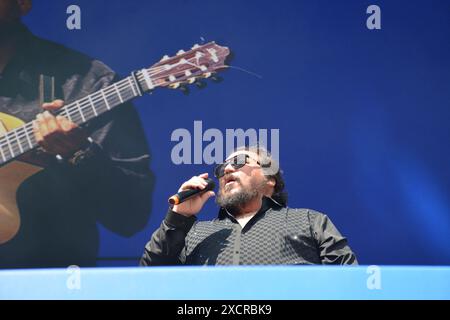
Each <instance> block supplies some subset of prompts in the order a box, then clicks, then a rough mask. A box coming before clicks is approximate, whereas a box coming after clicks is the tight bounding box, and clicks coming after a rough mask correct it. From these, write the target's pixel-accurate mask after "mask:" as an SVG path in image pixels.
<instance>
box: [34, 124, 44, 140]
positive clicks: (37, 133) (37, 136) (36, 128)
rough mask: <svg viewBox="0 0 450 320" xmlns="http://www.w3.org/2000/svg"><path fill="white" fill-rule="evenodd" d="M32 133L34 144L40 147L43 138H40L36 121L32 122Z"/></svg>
mask: <svg viewBox="0 0 450 320" xmlns="http://www.w3.org/2000/svg"><path fill="white" fill-rule="evenodd" d="M33 133H34V138H35V139H36V142H37V143H38V144H39V145H40V144H41V143H42V141H43V140H44V138H43V137H42V134H41V131H40V130H39V123H38V122H37V121H33Z"/></svg>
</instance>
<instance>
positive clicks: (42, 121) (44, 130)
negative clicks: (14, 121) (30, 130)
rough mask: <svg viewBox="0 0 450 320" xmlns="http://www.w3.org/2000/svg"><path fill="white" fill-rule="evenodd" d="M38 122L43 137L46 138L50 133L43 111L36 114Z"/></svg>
mask: <svg viewBox="0 0 450 320" xmlns="http://www.w3.org/2000/svg"><path fill="white" fill-rule="evenodd" d="M36 123H37V125H38V130H39V133H40V135H41V136H42V138H45V137H46V136H47V135H48V128H47V123H46V121H45V119H44V116H43V115H42V114H41V113H40V114H38V115H37V116H36Z"/></svg>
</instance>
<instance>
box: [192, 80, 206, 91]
mask: <svg viewBox="0 0 450 320" xmlns="http://www.w3.org/2000/svg"><path fill="white" fill-rule="evenodd" d="M195 86H196V87H197V88H198V89H203V88H205V87H206V82H204V81H197V82H196V83H195Z"/></svg>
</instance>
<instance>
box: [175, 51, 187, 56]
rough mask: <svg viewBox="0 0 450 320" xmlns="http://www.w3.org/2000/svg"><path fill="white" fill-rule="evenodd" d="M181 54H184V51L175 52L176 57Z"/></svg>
mask: <svg viewBox="0 0 450 320" xmlns="http://www.w3.org/2000/svg"><path fill="white" fill-rule="evenodd" d="M183 53H185V51H184V50H179V51H178V52H177V56H179V55H181V54H183Z"/></svg>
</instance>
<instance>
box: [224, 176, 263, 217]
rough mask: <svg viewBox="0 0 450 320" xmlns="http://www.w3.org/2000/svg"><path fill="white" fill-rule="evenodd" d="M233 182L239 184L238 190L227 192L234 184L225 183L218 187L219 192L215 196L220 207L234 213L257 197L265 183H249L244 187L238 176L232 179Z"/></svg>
mask: <svg viewBox="0 0 450 320" xmlns="http://www.w3.org/2000/svg"><path fill="white" fill-rule="evenodd" d="M234 181H235V182H234V183H237V184H239V185H240V190H238V191H236V192H233V193H229V192H230V191H231V190H232V189H234V188H236V187H235V186H229V187H227V186H226V185H225V186H223V187H222V188H220V190H219V193H218V194H217V196H216V204H217V205H218V206H220V207H221V208H224V209H226V210H227V211H228V212H229V213H231V214H233V215H235V214H237V213H239V211H240V210H241V209H242V208H243V207H244V206H245V205H246V204H247V203H248V202H250V201H252V200H253V199H255V198H257V197H258V196H259V195H260V193H261V192H260V191H261V189H262V187H263V186H264V185H265V181H263V182H262V183H261V184H258V183H251V184H250V185H249V186H247V187H244V186H243V185H242V183H241V180H240V179H239V178H236V180H234Z"/></svg>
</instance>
